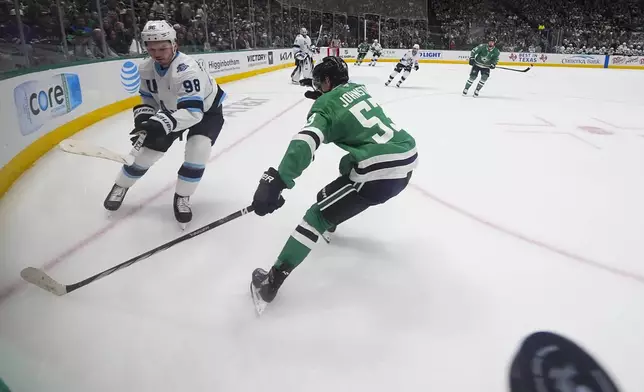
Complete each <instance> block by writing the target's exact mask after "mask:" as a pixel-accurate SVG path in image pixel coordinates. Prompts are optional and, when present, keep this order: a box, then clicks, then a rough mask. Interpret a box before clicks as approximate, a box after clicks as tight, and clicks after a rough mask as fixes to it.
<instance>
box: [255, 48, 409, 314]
mask: <svg viewBox="0 0 644 392" xmlns="http://www.w3.org/2000/svg"><path fill="white" fill-rule="evenodd" d="M313 85H314V87H315V91H308V92H307V94H306V96H307V97H308V98H312V99H315V103H314V104H313V106H312V107H311V110H310V111H309V114H308V119H307V122H306V124H305V125H304V127H303V128H302V129H301V130H300V132H299V133H297V134H296V135H295V136H294V137H293V139H292V140H291V142H290V143H289V145H288V148H287V150H286V153H285V154H284V156H283V158H282V161H281V163H280V165H279V166H278V168H277V169H275V168H273V167H271V168H269V169H268V170H267V171H266V172H264V174H263V176H262V178H261V179H260V181H259V186H258V187H257V191H256V192H255V195H254V197H253V204H252V205H253V208H254V211H255V213H256V214H257V215H260V216H264V215H266V214H270V213H273V212H274V211H275V210H277V209H278V208H280V207H282V205H284V202H285V200H284V198H283V197H282V196H281V193H282V191H283V190H284V189H287V188H288V189H291V188H293V187H294V186H295V179H297V178H298V177H299V176H300V175H301V174H302V172H303V171H304V170H305V169H306V168H307V167H308V166H309V165H310V164H311V162H312V161H313V157H314V154H315V151H316V150H317V149H318V147H320V145H321V144H323V143H325V144H327V143H333V144H335V145H336V146H338V147H340V148H342V149H343V150H345V151H347V152H348V154H347V155H345V156H344V157H343V158H342V159H341V160H340V165H339V168H340V170H339V171H340V176H339V177H338V178H337V179H335V180H334V181H332V182H331V183H330V184H328V185H326V186H325V187H324V188H323V189H322V190H320V192H319V193H318V195H317V202H316V203H315V204H313V205H312V206H311V207H310V208H309V210H308V211H307V212H306V214H305V215H304V219H303V220H302V222H301V223H300V224H299V225H298V226H297V227H296V228H295V230H294V231H293V233H292V234H291V236H290V237H289V238H288V240H287V241H286V244H285V245H284V247H283V248H282V251H281V253H280V254H279V255H278V256H277V261H276V262H275V263H274V265H273V266H272V267H271V268H270V270H269V271H268V272H266V271H265V270H263V269H261V268H257V269H256V270H255V271H253V274H252V281H251V286H250V288H251V295H252V298H253V301H254V303H255V306H256V308H257V312H258V313H260V314H261V312H262V311H263V310H264V307H265V306H266V305H267V303H269V302H271V301H272V300H273V299H274V298H275V296H276V295H277V291H278V289H279V288H280V286H281V285H282V283H283V282H284V280H285V279H286V277H287V276H288V275H289V274H290V273H291V272H292V271H293V270H294V269H295V268H296V267H297V266H298V265H299V264H300V263H301V262H302V261H304V259H305V258H306V257H307V256H308V254H309V252H310V251H311V249H312V248H313V246H314V245H315V244H316V242H317V241H318V239H319V238H320V237H321V236H324V235H327V232H333V231H335V228H336V226H338V225H340V224H342V223H343V222H345V221H346V220H348V219H350V218H352V217H354V216H356V215H358V214H359V213H361V212H363V211H364V210H366V209H367V208H369V207H371V206H375V205H378V204H382V203H385V202H386V201H387V200H389V199H391V198H392V197H394V196H396V195H398V194H399V193H400V192H402V190H403V189H405V187H406V186H407V184H408V183H409V180H410V178H411V174H412V171H413V170H414V168H415V167H416V165H417V161H418V160H417V158H418V154H417V152H416V141H415V140H414V138H413V137H412V136H411V135H410V134H409V133H407V132H406V131H405V130H403V129H401V128H400V127H398V126H396V124H394V123H393V122H392V121H391V120H390V119H389V118H388V117H387V116H386V115H385V113H384V111H383V109H382V108H381V107H380V106H379V105H378V103H377V102H375V100H374V99H373V98H372V97H371V95H369V93H368V92H367V90H366V88H365V86H364V85H361V84H356V83H349V73H348V67H347V64H346V63H345V62H344V60H342V59H341V58H339V57H333V56H329V57H325V58H324V59H323V60H322V62H321V63H320V64H318V65H317V66H316V67H315V68H314V70H313ZM311 93H313V94H311Z"/></svg>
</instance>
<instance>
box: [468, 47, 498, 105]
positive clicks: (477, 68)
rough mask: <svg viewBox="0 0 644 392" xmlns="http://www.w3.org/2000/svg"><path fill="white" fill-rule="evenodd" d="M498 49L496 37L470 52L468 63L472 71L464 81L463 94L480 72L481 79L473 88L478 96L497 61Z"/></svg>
mask: <svg viewBox="0 0 644 392" xmlns="http://www.w3.org/2000/svg"><path fill="white" fill-rule="evenodd" d="M500 54H501V52H499V49H498V48H497V47H496V39H495V38H490V40H489V42H488V44H487V45H485V44H481V45H479V46H477V47H475V48H474V49H472V52H471V53H470V65H471V66H472V71H471V72H470V78H469V79H468V80H467V83H465V89H464V90H463V95H467V91H468V90H469V89H470V87H471V86H472V84H473V83H474V81H475V80H476V78H477V77H478V75H479V72H481V80H480V81H479V84H478V85H477V86H476V90H474V96H475V97H478V96H479V92H480V91H481V89H482V88H483V86H485V82H486V81H487V79H488V78H489V77H490V70H491V69H494V68H496V64H497V63H498V62H499V55H500Z"/></svg>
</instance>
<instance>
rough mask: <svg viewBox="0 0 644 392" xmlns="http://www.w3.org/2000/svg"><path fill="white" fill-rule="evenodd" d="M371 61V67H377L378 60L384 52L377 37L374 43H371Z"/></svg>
mask: <svg viewBox="0 0 644 392" xmlns="http://www.w3.org/2000/svg"><path fill="white" fill-rule="evenodd" d="M371 52H372V54H371V62H370V63H369V66H370V67H375V66H376V62H377V61H378V59H379V58H380V55H381V54H382V46H380V44H379V43H378V40H377V39H374V40H373V45H371Z"/></svg>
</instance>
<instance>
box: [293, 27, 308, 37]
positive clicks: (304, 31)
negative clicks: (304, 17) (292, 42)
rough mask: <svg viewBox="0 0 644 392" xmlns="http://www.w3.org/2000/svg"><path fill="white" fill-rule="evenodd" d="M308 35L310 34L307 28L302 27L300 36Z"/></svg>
mask: <svg viewBox="0 0 644 392" xmlns="http://www.w3.org/2000/svg"><path fill="white" fill-rule="evenodd" d="M291 31H293V30H291ZM308 33H309V32H308V31H307V30H306V28H304V27H302V28H301V29H300V34H302V35H307V34H308Z"/></svg>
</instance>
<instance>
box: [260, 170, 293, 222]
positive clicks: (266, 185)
mask: <svg viewBox="0 0 644 392" xmlns="http://www.w3.org/2000/svg"><path fill="white" fill-rule="evenodd" d="M284 188H286V184H285V183H284V181H282V178H281V177H280V174H279V173H278V172H277V170H275V169H274V168H272V167H271V168H269V169H268V170H266V171H265V172H264V174H263V175H262V178H261V180H259V186H257V190H256V191H255V195H254V196H253V208H254V209H255V213H256V214H257V215H259V216H264V215H266V214H272V213H273V212H274V211H275V210H277V209H278V208H281V207H282V206H283V205H284V203H285V202H286V200H284V198H283V197H282V191H283V190H284Z"/></svg>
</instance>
